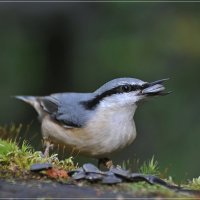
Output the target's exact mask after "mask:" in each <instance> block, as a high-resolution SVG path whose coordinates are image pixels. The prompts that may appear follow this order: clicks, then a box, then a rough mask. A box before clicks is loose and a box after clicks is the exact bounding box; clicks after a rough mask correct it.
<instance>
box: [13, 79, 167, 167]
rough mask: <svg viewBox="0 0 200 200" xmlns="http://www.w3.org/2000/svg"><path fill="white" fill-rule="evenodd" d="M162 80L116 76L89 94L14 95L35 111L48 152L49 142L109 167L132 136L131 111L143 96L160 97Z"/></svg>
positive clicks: (146, 97)
mask: <svg viewBox="0 0 200 200" xmlns="http://www.w3.org/2000/svg"><path fill="white" fill-rule="evenodd" d="M167 80H168V78H166V79H161V80H157V81H154V82H145V81H142V80H140V79H136V78H130V77H125V78H116V79H113V80H111V81H109V82H107V83H105V84H104V85H102V86H101V87H99V88H98V89H97V90H96V91H94V92H90V93H76V92H63V93H54V94H51V95H49V96H15V98H17V99H20V100H22V101H24V102H26V103H28V104H30V105H31V106H32V107H33V108H34V109H35V110H36V111H37V113H38V118H39V120H40V122H41V132H42V136H43V140H44V144H45V146H46V149H45V152H44V155H46V156H47V155H48V154H49V149H50V147H52V145H53V144H59V145H63V146H65V147H66V149H68V150H71V151H73V152H78V153H79V154H81V155H85V156H89V157H92V158H96V159H98V166H100V165H101V164H102V165H104V166H106V167H107V168H111V167H112V166H113V163H112V160H111V159H110V157H109V156H110V155H112V154H113V153H114V152H117V151H119V150H121V149H124V148H125V147H126V146H128V145H130V144H131V143H132V142H133V141H134V140H135V138H136V135H137V133H136V126H135V122H134V118H133V117H134V114H135V111H136V109H137V107H138V105H139V104H140V102H142V101H143V100H145V99H148V98H149V97H153V96H163V95H167V94H169V93H170V92H165V87H164V85H163V83H164V82H165V81H167Z"/></svg>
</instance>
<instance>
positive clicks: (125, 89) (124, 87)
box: [119, 85, 132, 92]
mask: <svg viewBox="0 0 200 200" xmlns="http://www.w3.org/2000/svg"><path fill="white" fill-rule="evenodd" d="M119 89H120V92H130V91H131V90H132V87H131V85H122V86H120V88H119Z"/></svg>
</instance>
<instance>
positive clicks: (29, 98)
mask: <svg viewBox="0 0 200 200" xmlns="http://www.w3.org/2000/svg"><path fill="white" fill-rule="evenodd" d="M14 98H16V99H19V100H21V101H24V102H26V103H28V104H29V105H31V106H32V107H34V108H35V110H36V111H37V113H38V114H39V115H41V114H42V110H41V106H40V103H39V100H38V97H37V96H14Z"/></svg>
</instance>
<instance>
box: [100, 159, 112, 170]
mask: <svg viewBox="0 0 200 200" xmlns="http://www.w3.org/2000/svg"><path fill="white" fill-rule="evenodd" d="M101 165H103V166H104V167H106V168H107V169H112V168H114V165H113V162H112V160H111V159H109V158H100V159H99V160H98V168H99V169H100V167H101Z"/></svg>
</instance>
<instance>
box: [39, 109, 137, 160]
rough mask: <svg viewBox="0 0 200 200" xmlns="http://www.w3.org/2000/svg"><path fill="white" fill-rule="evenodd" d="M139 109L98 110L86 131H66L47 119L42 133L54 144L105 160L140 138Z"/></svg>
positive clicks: (44, 120) (83, 129) (76, 129)
mask: <svg viewBox="0 0 200 200" xmlns="http://www.w3.org/2000/svg"><path fill="white" fill-rule="evenodd" d="M135 110H136V106H132V107H130V106H128V107H123V108H120V109H119V108H110V109H108V108H106V109H102V108H101V109H99V110H98V109H97V110H96V111H95V117H93V119H91V120H90V121H89V122H88V124H87V126H86V127H84V128H69V129H66V128H63V127H61V126H59V125H58V124H57V123H55V122H53V121H51V120H49V119H48V116H47V117H45V118H44V119H43V122H42V132H43V136H44V137H49V138H50V139H51V140H52V141H53V142H55V143H60V144H64V145H65V146H66V147H67V148H70V149H73V150H76V151H78V152H79V153H80V154H86V155H88V156H93V157H102V156H104V155H108V154H110V153H113V152H115V151H117V150H119V149H122V148H124V147H125V146H127V145H128V144H130V143H132V142H133V140H134V139H135V137H136V129H135V124H134V121H133V115H134V113H135Z"/></svg>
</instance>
